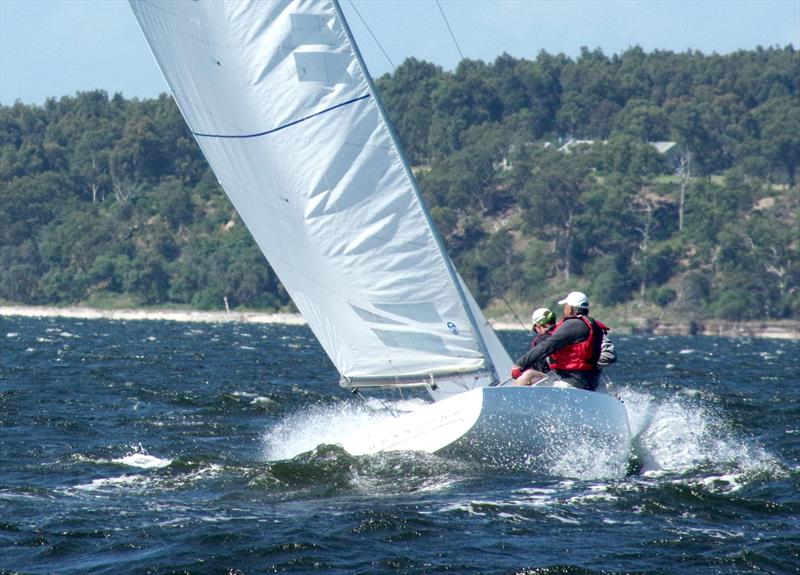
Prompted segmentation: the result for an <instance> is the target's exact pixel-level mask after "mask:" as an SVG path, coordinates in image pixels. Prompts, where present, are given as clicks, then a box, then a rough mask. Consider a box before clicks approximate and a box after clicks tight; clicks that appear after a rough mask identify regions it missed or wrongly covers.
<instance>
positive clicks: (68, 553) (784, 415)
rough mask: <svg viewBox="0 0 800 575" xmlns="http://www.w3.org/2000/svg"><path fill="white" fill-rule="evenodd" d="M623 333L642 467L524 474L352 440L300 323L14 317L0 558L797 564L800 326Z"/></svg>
mask: <svg viewBox="0 0 800 575" xmlns="http://www.w3.org/2000/svg"><path fill="white" fill-rule="evenodd" d="M501 336H502V337H503V338H504V340H505V342H506V345H507V346H508V347H509V349H511V350H513V351H514V353H516V352H518V351H520V350H522V349H524V348H525V347H526V345H527V338H526V336H525V335H524V334H522V333H504V334H501ZM616 341H617V347H618V351H619V353H620V356H621V360H620V363H619V364H618V365H616V366H614V367H613V368H611V370H613V372H612V373H611V375H612V376H613V378H614V379H615V381H616V383H617V386H618V389H619V392H620V394H621V396H622V398H623V399H624V401H625V404H626V406H627V408H628V410H629V414H630V418H631V424H632V427H633V431H634V432H635V433H636V460H635V462H634V463H635V465H632V470H631V472H630V473H629V474H628V475H627V476H624V477H605V476H604V473H603V467H602V462H599V464H598V462H596V461H594V462H593V461H592V460H593V457H592V454H591V453H587V454H580V453H579V454H578V455H582V457H574V455H575V454H571V455H572V456H571V457H570V461H572V462H577V463H572V464H571V465H570V466H565V468H563V469H557V470H543V473H541V474H539V475H531V474H529V473H527V474H521V473H512V472H503V471H502V470H497V469H487V468H482V467H481V466H479V465H477V464H474V463H468V462H463V461H451V460H446V459H442V458H439V457H436V456H431V455H421V454H384V455H378V456H371V457H351V456H349V455H347V454H346V453H345V452H344V451H343V450H342V449H340V448H339V447H337V446H336V445H335V443H336V442H337V441H338V440H339V439H340V438H342V437H345V436H347V435H348V434H351V433H358V430H359V429H360V428H363V427H364V426H365V425H366V424H368V423H370V422H373V421H375V420H376V419H378V418H380V417H385V415H383V414H381V413H380V412H379V411H378V409H379V408H380V403H379V402H377V401H371V402H369V403H367V404H363V403H362V402H360V401H359V400H358V398H356V397H353V396H352V395H350V394H349V393H348V392H346V391H343V390H340V389H339V388H338V386H337V379H338V376H337V374H336V372H335V371H334V369H333V368H332V366H331V365H330V363H329V362H328V361H327V359H326V358H325V357H324V354H323V353H322V351H321V349H320V347H319V345H318V344H317V343H316V341H315V340H314V338H313V337H312V335H311V333H310V331H308V330H307V329H306V328H304V327H290V326H260V325H236V324H222V325H205V324H190V323H170V322H129V323H124V322H112V321H80V320H66V319H42V320H36V319H24V318H0V572H1V573H31V574H77V573H81V574H83V573H109V574H114V575H123V574H138V573H142V574H143V573H153V574H156V573H158V574H161V573H209V574H212V573H223V574H233V573H236V574H239V573H241V574H253V573H272V572H278V573H316V572H324V573H343V574H345V573H346V574H350V573H365V574H366V573H370V574H372V573H420V574H421V573H457V574H460V573H465V574H472V573H482V574H483V573H497V574H511V573H536V574H582V573H598V574H599V573H692V574H693V573H715V574H734V573H736V574H738V573H759V574H761V573H798V572H800V493H799V491H800V461H799V459H800V391H799V389H800V373H799V368H798V357H800V343H799V342H786V341H767V340H740V339H724V338H678V337H670V338H666V337H662V338H647V337H620V336H618V337H617V338H616ZM611 370H610V371H611ZM386 400H387V401H390V402H394V404H395V405H397V404H404V405H409V404H412V405H413V404H414V403H415V402H418V401H420V399H418V398H417V399H415V398H413V397H412V398H408V397H406V398H403V400H402V401H400V398H391V397H389V398H387V399H386ZM577 449H580V448H577ZM581 462H585V464H583V463H581Z"/></svg>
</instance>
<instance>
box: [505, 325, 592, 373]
mask: <svg viewBox="0 0 800 575" xmlns="http://www.w3.org/2000/svg"><path fill="white" fill-rule="evenodd" d="M587 337H589V328H588V327H586V324H585V323H583V321H581V320H577V321H565V322H564V323H562V324H561V325H560V326H558V329H557V330H555V331H554V332H553V335H551V336H550V337H548V338H547V339H546V340H545V341H543V342H542V343H540V344H538V345H536V346H535V347H534V348H533V349H531V350H530V351H528V353H526V354H525V355H523V356H521V357H519V358H517V360H516V361H515V362H514V364H515V365H516V366H518V367H519V368H521V369H522V370H523V371H524V370H526V369H528V368H530V367H533V365H534V364H535V363H536V362H537V361H539V360H541V359H544V358H545V357H547V356H548V355H550V354H552V353H553V352H556V351H558V350H559V349H561V348H562V347H564V346H565V345H569V344H571V343H578V342H580V341H583V340H585V339H586V338H587Z"/></svg>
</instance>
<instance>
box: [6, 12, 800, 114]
mask: <svg viewBox="0 0 800 575" xmlns="http://www.w3.org/2000/svg"><path fill="white" fill-rule="evenodd" d="M440 2H441V5H442V8H443V10H444V12H445V14H446V15H447V18H448V20H449V22H450V25H451V27H452V29H453V33H454V35H455V38H456V40H457V41H458V44H459V45H460V47H461V51H462V52H463V54H464V56H465V57H467V58H473V59H482V60H485V61H492V60H494V58H496V57H497V56H498V55H500V54H502V53H503V52H508V53H509V54H511V55H512V56H516V57H524V58H535V57H536V54H537V53H538V52H539V51H540V50H545V51H547V52H550V53H559V52H563V53H564V54H567V55H568V56H572V57H574V56H576V55H577V54H579V52H580V48H581V46H586V47H588V48H591V49H594V48H598V47H599V48H602V49H603V51H604V52H605V53H606V54H608V55H610V54H614V53H619V52H622V51H624V50H625V49H627V48H628V47H630V46H635V45H639V46H641V47H642V48H644V49H645V50H647V51H651V50H655V49H663V50H673V51H678V52H680V51H684V50H686V49H690V48H691V49H695V50H701V51H702V52H705V53H710V52H718V53H723V54H724V53H729V52H731V51H734V50H737V49H751V48H755V47H756V46H759V45H760V46H764V47H767V46H786V45H788V44H792V45H793V46H794V47H795V48H800V0H670V1H666V0H664V1H662V0H627V1H622V0H561V1H545V0H491V1H490V0H440ZM353 3H354V4H355V7H356V8H357V9H358V11H359V12H360V13H361V15H362V16H363V17H364V19H365V20H366V22H367V24H368V25H369V26H370V28H371V29H372V32H373V33H374V34H375V36H376V37H377V38H378V40H379V41H380V42H381V45H382V46H383V48H384V50H386V52H387V53H388V55H389V58H391V60H392V61H393V62H394V65H399V64H400V63H401V62H402V61H403V60H404V59H405V58H407V57H409V56H415V57H417V58H419V59H424V60H428V61H432V62H435V63H437V64H440V65H442V66H443V67H444V68H445V69H452V68H453V66H454V65H455V64H456V63H457V62H458V60H459V59H460V58H459V54H458V50H457V48H456V45H455V44H454V42H453V40H452V39H451V37H450V34H449V32H448V30H447V26H446V24H445V22H444V20H443V19H442V16H441V14H440V12H439V8H438V7H437V5H436V3H435V1H434V0H403V1H398V0H353V1H352V2H351V0H342V8H343V10H344V11H345V14H346V15H347V16H348V21H349V23H350V25H351V28H352V29H353V34H354V35H355V36H356V39H357V40H358V42H359V46H360V47H361V50H362V53H363V55H364V59H365V60H366V62H367V66H368V67H369V68H370V72H371V73H372V74H373V75H374V76H379V75H380V74H382V73H384V72H387V71H390V70H391V65H390V64H389V62H388V61H387V59H386V57H385V56H384V55H383V54H382V53H381V51H380V49H379V48H378V46H377V45H376V44H375V42H374V41H373V39H372V37H371V35H370V34H369V32H368V31H367V30H366V28H365V27H364V26H363V24H362V23H361V21H360V19H359V18H358V16H357V15H356V14H355V12H354V10H353ZM97 88H101V89H104V90H106V91H108V92H109V94H113V93H115V92H121V93H122V94H123V95H124V96H125V97H128V98H130V97H140V98H148V97H153V96H156V95H158V94H159V93H160V92H163V91H166V89H167V88H166V84H165V83H164V81H163V79H162V78H161V74H160V72H159V71H158V69H157V67H156V64H155V62H154V60H153V58H152V56H151V55H150V51H149V48H148V47H147V45H146V44H145V41H144V38H143V37H142V35H141V33H140V32H139V29H138V26H137V24H136V21H135V19H134V17H133V14H132V12H131V10H130V8H129V7H128V5H127V2H126V1H124V0H0V103H2V104H12V103H13V102H14V101H15V100H17V99H20V100H22V101H23V102H25V103H42V102H43V101H44V100H45V99H46V98H48V97H51V96H55V97H60V96H64V95H72V94H74V93H75V92H76V91H80V90H92V89H97Z"/></svg>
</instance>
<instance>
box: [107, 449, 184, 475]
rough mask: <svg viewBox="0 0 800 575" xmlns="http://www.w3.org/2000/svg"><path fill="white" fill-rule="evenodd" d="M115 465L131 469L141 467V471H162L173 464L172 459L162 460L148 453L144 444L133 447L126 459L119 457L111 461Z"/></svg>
mask: <svg viewBox="0 0 800 575" xmlns="http://www.w3.org/2000/svg"><path fill="white" fill-rule="evenodd" d="M111 461H112V462H113V463H119V464H122V465H128V466H130V467H139V468H141V469H160V468H162V467H167V466H168V465H169V464H171V463H172V460H171V459H162V458H160V457H155V456H154V455H150V454H149V453H147V450H146V449H145V448H144V447H142V444H141V443H139V444H138V445H133V446H131V450H130V451H128V452H127V453H126V454H125V457H119V458H117V459H112V460H111Z"/></svg>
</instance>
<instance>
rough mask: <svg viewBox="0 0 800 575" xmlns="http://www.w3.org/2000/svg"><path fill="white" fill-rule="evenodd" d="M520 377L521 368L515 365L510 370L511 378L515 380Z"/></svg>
mask: <svg viewBox="0 0 800 575" xmlns="http://www.w3.org/2000/svg"><path fill="white" fill-rule="evenodd" d="M520 375H522V368H521V367H520V366H518V365H515V366H514V367H512V368H511V377H513V378H514V379H517V378H518V377H519V376H520Z"/></svg>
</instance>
